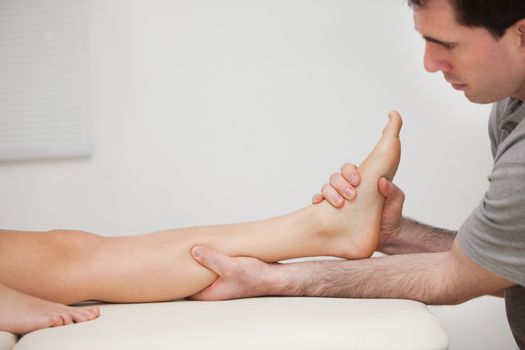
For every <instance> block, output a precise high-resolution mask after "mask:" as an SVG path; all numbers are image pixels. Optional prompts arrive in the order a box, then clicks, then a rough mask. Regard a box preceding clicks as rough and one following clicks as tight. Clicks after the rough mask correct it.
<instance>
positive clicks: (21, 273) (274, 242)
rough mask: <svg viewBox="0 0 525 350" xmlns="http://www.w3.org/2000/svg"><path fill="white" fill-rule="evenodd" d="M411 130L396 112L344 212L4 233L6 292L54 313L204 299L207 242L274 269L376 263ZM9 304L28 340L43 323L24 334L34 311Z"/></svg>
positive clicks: (324, 209) (2, 323)
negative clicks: (116, 231)
mask: <svg viewBox="0 0 525 350" xmlns="http://www.w3.org/2000/svg"><path fill="white" fill-rule="evenodd" d="M401 124H402V121H401V116H400V115H399V114H398V113H397V112H391V113H389V122H388V124H387V126H386V127H385V129H384V130H383V135H382V137H381V139H380V141H379V142H378V144H377V145H376V146H375V147H374V149H373V150H372V152H371V153H370V154H369V155H368V157H367V158H366V159H365V160H364V161H363V163H362V164H361V165H360V172H361V174H362V176H363V180H362V181H361V184H360V192H361V193H360V196H359V199H357V200H355V201H353V202H352V203H349V204H348V205H346V206H345V207H344V208H340V209H338V208H334V207H332V206H331V205H330V204H328V203H321V204H318V205H311V206H308V207H306V208H303V209H301V210H298V211H296V212H293V213H290V214H286V215H282V216H279V217H276V218H270V219H266V220H261V221H256V222H250V223H243V224H232V225H218V226H208V227H190V228H180V229H170V230H163V231H158V232H154V233H150V234H146V235H141V236H127V237H102V236H97V235H94V234H91V233H87V232H81V231H74V230H53V231H50V232H44V233H42V232H17V231H8V230H3V231H0V251H2V254H1V255H0V281H1V283H2V284H3V286H5V287H7V288H9V289H10V290H9V289H8V290H6V289H5V288H4V292H5V294H6V295H10V296H12V297H11V298H10V299H9V300H12V299H14V296H16V295H17V294H16V293H13V292H18V293H24V294H25V295H27V296H32V297H35V298H39V299H38V300H37V299H31V302H32V303H33V304H36V305H37V306H38V310H37V311H39V310H47V311H49V309H50V308H51V309H52V308H53V305H52V304H51V303H48V304H45V305H44V304H42V301H50V302H54V303H60V304H74V303H79V302H82V301H85V300H100V301H107V302H128V303H129V302H153V301H166V300H175V299H179V298H183V297H187V296H190V295H192V294H195V293H197V292H198V291H200V290H202V289H204V288H205V287H207V286H208V285H210V284H211V283H213V281H214V280H215V279H216V278H217V275H216V274H215V273H213V272H212V271H210V270H209V269H207V268H205V267H203V266H202V265H200V264H199V263H198V262H196V261H195V260H194V259H193V258H192V256H191V254H190V250H191V248H192V247H193V246H194V245H198V244H205V245H207V246H209V247H213V248H214V249H216V250H217V251H220V252H221V253H223V254H226V255H229V256H253V257H256V258H258V259H261V260H264V261H267V262H275V261H279V260H284V259H291V258H298V257H305V256H319V255H323V256H324V255H331V256H337V257H342V258H347V259H361V258H366V257H369V256H370V255H371V254H372V253H373V251H374V250H375V248H376V246H377V244H378V237H379V227H380V222H381V212H382V208H383V202H384V197H383V196H382V195H381V194H380V193H379V192H378V189H377V183H378V179H379V178H380V177H385V178H388V179H390V180H391V179H392V178H393V177H394V174H395V172H396V170H397V167H398V165H399V160H400V151H401V150H400V147H401V146H400V140H399V132H400V129H401ZM35 267H38V273H36V271H35ZM1 291H2V289H0V292H1ZM15 299H16V298H15ZM6 300H7V299H6ZM26 300H28V301H29V299H28V298H26ZM4 302H7V301H4V300H3V299H1V298H0V309H2V310H11V312H10V314H7V313H5V312H2V313H0V327H2V328H0V330H7V331H13V332H18V333H21V332H23V331H27V330H32V329H35V328H38V327H41V326H42V324H41V323H38V324H36V323H35V324H30V325H29V326H27V327H26V329H21V327H20V322H17V323H16V325H17V326H16V327H15V325H14V323H13V321H12V320H15V321H20V319H19V317H18V316H17V312H26V313H27V312H28V310H27V309H28V308H26V309H23V310H16V309H13V308H11V309H9V308H8V306H9V305H2V303H4ZM55 306H56V307H59V306H60V305H59V306H57V305H56V304H55ZM33 311H35V310H34V309H33ZM83 311H84V312H85V310H83ZM88 311H92V312H96V311H97V310H91V309H90V310H88ZM35 312H36V311H35ZM75 312H78V313H80V312H81V311H80V309H71V308H70V309H64V308H62V309H60V311H59V313H60V315H61V317H62V315H64V314H65V315H66V316H71V315H72V314H74V313H75ZM33 313H34V312H33ZM17 317H18V318H17ZM48 320H49V322H50V323H49V326H51V325H54V324H55V323H52V322H51V321H53V322H54V319H53V320H52V319H48ZM73 320H74V321H76V320H77V319H75V318H73ZM80 321H82V319H80ZM31 327H33V328H31ZM22 328H23V327H22Z"/></svg>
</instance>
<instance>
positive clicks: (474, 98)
mask: <svg viewBox="0 0 525 350" xmlns="http://www.w3.org/2000/svg"><path fill="white" fill-rule="evenodd" d="M465 97H466V98H467V100H469V101H470V102H472V103H477V104H480V105H485V104H489V103H494V102H498V101H499V100H501V99H503V98H496V97H494V96H492V97H489V96H480V95H476V94H473V93H471V92H469V91H465Z"/></svg>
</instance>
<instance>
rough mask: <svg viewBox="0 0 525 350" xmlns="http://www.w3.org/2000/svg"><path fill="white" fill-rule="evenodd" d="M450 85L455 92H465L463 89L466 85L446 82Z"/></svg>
mask: <svg viewBox="0 0 525 350" xmlns="http://www.w3.org/2000/svg"><path fill="white" fill-rule="evenodd" d="M447 81H448V82H449V83H450V85H452V87H453V88H454V89H456V90H465V88H466V87H467V84H461V83H454V82H452V81H449V80H447Z"/></svg>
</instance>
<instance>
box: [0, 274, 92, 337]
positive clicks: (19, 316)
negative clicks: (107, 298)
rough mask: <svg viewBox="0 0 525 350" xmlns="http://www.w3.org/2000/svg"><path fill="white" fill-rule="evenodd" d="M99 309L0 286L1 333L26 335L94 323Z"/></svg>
mask: <svg viewBox="0 0 525 350" xmlns="http://www.w3.org/2000/svg"><path fill="white" fill-rule="evenodd" d="M99 313H100V312H99V309H98V307H95V306H91V307H71V306H66V305H62V304H56V303H52V302H49V301H46V300H42V299H39V298H35V297H32V296H30V295H27V294H24V293H20V292H18V291H16V290H13V289H11V288H9V287H7V286H5V285H3V284H1V283H0V330H2V331H7V332H11V333H16V334H25V333H28V332H31V331H34V330H37V329H40V328H47V327H56V326H62V325H66V324H71V323H78V322H85V321H90V320H92V319H94V318H96V317H98V315H99Z"/></svg>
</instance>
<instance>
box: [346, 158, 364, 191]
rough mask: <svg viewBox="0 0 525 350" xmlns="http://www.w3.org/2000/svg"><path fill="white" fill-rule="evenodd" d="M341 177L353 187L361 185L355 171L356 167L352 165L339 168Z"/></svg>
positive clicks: (347, 164) (359, 177)
mask: <svg viewBox="0 0 525 350" xmlns="http://www.w3.org/2000/svg"><path fill="white" fill-rule="evenodd" d="M341 175H343V177H344V178H345V179H346V181H348V183H349V184H350V185H352V186H353V187H357V186H359V184H360V183H361V176H360V175H359V171H358V170H357V166H355V165H354V164H352V163H346V164H345V165H343V166H342V167H341Z"/></svg>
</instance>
